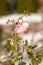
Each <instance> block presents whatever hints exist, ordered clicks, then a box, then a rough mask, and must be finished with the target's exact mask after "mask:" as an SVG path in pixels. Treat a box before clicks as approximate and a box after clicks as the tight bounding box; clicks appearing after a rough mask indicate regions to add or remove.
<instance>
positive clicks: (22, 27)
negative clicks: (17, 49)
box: [15, 23, 29, 34]
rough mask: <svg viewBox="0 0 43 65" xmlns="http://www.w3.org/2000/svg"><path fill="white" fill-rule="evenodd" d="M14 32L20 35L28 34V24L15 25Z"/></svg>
mask: <svg viewBox="0 0 43 65" xmlns="http://www.w3.org/2000/svg"><path fill="white" fill-rule="evenodd" d="M15 31H16V33H20V34H23V33H28V31H29V28H28V23H22V24H17V25H16V26H15Z"/></svg>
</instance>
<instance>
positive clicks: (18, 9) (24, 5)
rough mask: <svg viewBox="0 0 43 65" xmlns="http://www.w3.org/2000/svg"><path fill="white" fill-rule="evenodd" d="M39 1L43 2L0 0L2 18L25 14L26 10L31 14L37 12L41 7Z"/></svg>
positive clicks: (34, 0)
mask: <svg viewBox="0 0 43 65" xmlns="http://www.w3.org/2000/svg"><path fill="white" fill-rule="evenodd" d="M39 1H43V0H0V16H1V15H6V14H12V13H23V11H24V10H29V12H30V13H34V12H37V10H38V9H39V7H40V2H39ZM42 4H43V3H42ZM42 4H41V5H42Z"/></svg>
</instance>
